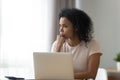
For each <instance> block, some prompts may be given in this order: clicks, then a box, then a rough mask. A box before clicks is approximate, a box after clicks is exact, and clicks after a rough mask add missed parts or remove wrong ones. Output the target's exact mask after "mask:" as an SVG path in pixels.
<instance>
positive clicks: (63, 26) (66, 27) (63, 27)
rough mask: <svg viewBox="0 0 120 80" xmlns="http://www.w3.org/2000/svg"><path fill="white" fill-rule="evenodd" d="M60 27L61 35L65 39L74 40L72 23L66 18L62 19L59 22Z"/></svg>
mask: <svg viewBox="0 0 120 80" xmlns="http://www.w3.org/2000/svg"><path fill="white" fill-rule="evenodd" d="M59 25H60V29H59V32H60V35H61V36H63V37H65V38H66V39H68V38H72V37H73V36H74V28H73V25H72V23H71V22H70V21H69V20H68V19H67V18H65V17H61V18H60V21H59Z"/></svg>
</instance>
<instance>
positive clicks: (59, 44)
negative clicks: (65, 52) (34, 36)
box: [55, 35, 65, 52]
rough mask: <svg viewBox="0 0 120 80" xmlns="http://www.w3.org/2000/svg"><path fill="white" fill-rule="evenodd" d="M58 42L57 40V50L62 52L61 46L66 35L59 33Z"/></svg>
mask: <svg viewBox="0 0 120 80" xmlns="http://www.w3.org/2000/svg"><path fill="white" fill-rule="evenodd" d="M56 42H57V44H56V50H55V51H57V52H60V50H61V47H62V45H63V43H64V42H65V37H64V36H62V35H57V39H56Z"/></svg>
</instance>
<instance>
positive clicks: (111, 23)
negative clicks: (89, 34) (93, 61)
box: [76, 0, 120, 68]
mask: <svg viewBox="0 0 120 80" xmlns="http://www.w3.org/2000/svg"><path fill="white" fill-rule="evenodd" d="M77 4H80V5H79V6H78V5H77V6H76V7H77V8H80V9H83V10H84V11H85V12H87V14H88V15H90V17H91V18H92V20H93V24H94V30H95V38H96V39H97V40H98V41H99V43H100V46H101V50H102V52H103V55H102V58H101V64H100V66H101V67H105V68H116V63H115V61H114V60H113V58H114V57H115V56H116V53H118V52H120V36H119V34H120V31H119V30H120V0H77Z"/></svg>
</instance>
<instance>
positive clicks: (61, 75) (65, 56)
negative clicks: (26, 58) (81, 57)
mask: <svg viewBox="0 0 120 80" xmlns="http://www.w3.org/2000/svg"><path fill="white" fill-rule="evenodd" d="M33 60H34V72H35V79H62V80H63V79H69V80H71V79H74V73H73V58H72V54H70V53H63V52H59V53H58V52H54V53H53V52H52V53H50V52H34V53H33Z"/></svg>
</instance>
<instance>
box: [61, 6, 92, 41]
mask: <svg viewBox="0 0 120 80" xmlns="http://www.w3.org/2000/svg"><path fill="white" fill-rule="evenodd" d="M61 17H66V18H67V19H68V20H69V21H70V22H71V23H72V24H73V27H74V29H77V34H78V37H79V40H80V41H84V42H88V41H90V40H91V39H92V38H93V36H92V33H93V25H92V21H91V19H90V17H89V16H88V15H87V14H86V13H85V12H84V11H82V10H79V9H76V8H72V9H67V8H64V9H62V10H61V12H60V13H59V19H60V18H61Z"/></svg>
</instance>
